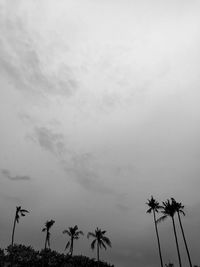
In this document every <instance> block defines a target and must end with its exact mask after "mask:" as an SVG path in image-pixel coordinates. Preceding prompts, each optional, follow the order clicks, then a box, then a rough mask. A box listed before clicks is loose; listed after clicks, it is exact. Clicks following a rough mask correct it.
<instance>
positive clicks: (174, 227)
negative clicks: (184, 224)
mask: <svg viewBox="0 0 200 267" xmlns="http://www.w3.org/2000/svg"><path fill="white" fill-rule="evenodd" d="M172 223H173V229H174V236H175V241H176V248H177V253H178V260H179V266H180V267H182V263H181V256H180V251H179V245H178V238H177V234H176V226H175V222H174V217H172Z"/></svg>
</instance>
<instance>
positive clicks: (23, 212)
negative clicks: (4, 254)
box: [11, 206, 28, 247]
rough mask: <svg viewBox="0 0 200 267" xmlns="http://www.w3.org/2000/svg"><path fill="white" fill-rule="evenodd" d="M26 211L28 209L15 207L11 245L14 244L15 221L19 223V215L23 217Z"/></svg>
mask: <svg viewBox="0 0 200 267" xmlns="http://www.w3.org/2000/svg"><path fill="white" fill-rule="evenodd" d="M26 213H28V210H25V209H22V208H21V206H18V207H16V212H15V219H14V224H13V230H12V241H11V246H12V247H13V244H14V235H15V227H16V223H19V219H20V216H23V217H24V216H25V215H26Z"/></svg>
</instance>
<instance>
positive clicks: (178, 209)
mask: <svg viewBox="0 0 200 267" xmlns="http://www.w3.org/2000/svg"><path fill="white" fill-rule="evenodd" d="M171 200H172V203H173V205H174V208H175V211H176V212H177V215H178V220H179V224H180V227H181V232H182V236H183V240H184V244H185V248H186V251H187V256H188V260H189V264H190V267H192V261H191V257H190V253H189V249H188V246H187V242H186V238H185V233H184V230H183V225H182V221H181V216H180V214H182V215H184V216H185V212H184V211H183V209H184V206H183V205H182V203H181V202H176V200H175V199H174V198H171Z"/></svg>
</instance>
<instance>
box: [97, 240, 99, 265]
mask: <svg viewBox="0 0 200 267" xmlns="http://www.w3.org/2000/svg"><path fill="white" fill-rule="evenodd" d="M97 264H98V267H99V243H98V240H97Z"/></svg>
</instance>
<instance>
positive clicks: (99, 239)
mask: <svg viewBox="0 0 200 267" xmlns="http://www.w3.org/2000/svg"><path fill="white" fill-rule="evenodd" d="M105 233H106V231H102V230H101V229H99V228H98V227H97V228H96V230H95V232H94V233H92V232H89V233H88V234H87V238H89V237H90V236H91V237H93V238H94V240H93V241H92V243H91V248H92V250H93V249H94V248H95V246H97V262H98V267H99V249H100V248H101V247H103V248H104V249H106V245H107V246H109V247H111V246H112V245H111V241H110V239H109V238H108V237H106V236H105Z"/></svg>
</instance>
